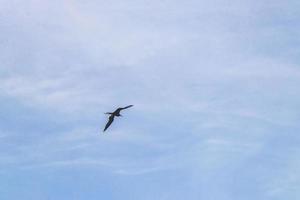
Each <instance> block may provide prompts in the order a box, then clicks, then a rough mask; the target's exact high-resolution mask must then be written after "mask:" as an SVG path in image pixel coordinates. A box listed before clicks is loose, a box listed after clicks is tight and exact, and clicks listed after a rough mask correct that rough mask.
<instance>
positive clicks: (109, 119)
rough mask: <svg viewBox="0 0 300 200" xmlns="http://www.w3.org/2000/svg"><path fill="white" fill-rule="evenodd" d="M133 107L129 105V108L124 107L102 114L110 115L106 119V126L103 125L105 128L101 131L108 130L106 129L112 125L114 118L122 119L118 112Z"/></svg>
mask: <svg viewBox="0 0 300 200" xmlns="http://www.w3.org/2000/svg"><path fill="white" fill-rule="evenodd" d="M132 106H133V105H129V106H126V107H124V108H118V109H117V110H115V111H114V112H112V113H111V112H107V113H104V114H107V115H110V116H109V118H108V122H107V124H106V125H105V128H104V130H103V132H104V131H106V129H108V127H109V126H110V125H111V124H112V122H113V121H114V118H115V117H122V115H121V114H120V112H121V111H122V110H124V109H127V108H130V107H132Z"/></svg>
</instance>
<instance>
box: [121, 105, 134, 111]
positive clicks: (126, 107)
mask: <svg viewBox="0 0 300 200" xmlns="http://www.w3.org/2000/svg"><path fill="white" fill-rule="evenodd" d="M132 106H133V105H129V106H126V107H124V108H121V109H122V110H124V109H127V108H130V107H132Z"/></svg>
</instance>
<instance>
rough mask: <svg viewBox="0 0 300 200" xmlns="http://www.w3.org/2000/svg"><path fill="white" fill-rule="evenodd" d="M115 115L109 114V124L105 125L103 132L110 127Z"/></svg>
mask: <svg viewBox="0 0 300 200" xmlns="http://www.w3.org/2000/svg"><path fill="white" fill-rule="evenodd" d="M114 117H115V116H114V115H111V116H109V118H108V122H107V124H106V125H105V128H104V130H103V132H104V131H106V129H108V127H109V126H110V125H111V123H112V122H113V121H114Z"/></svg>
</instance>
